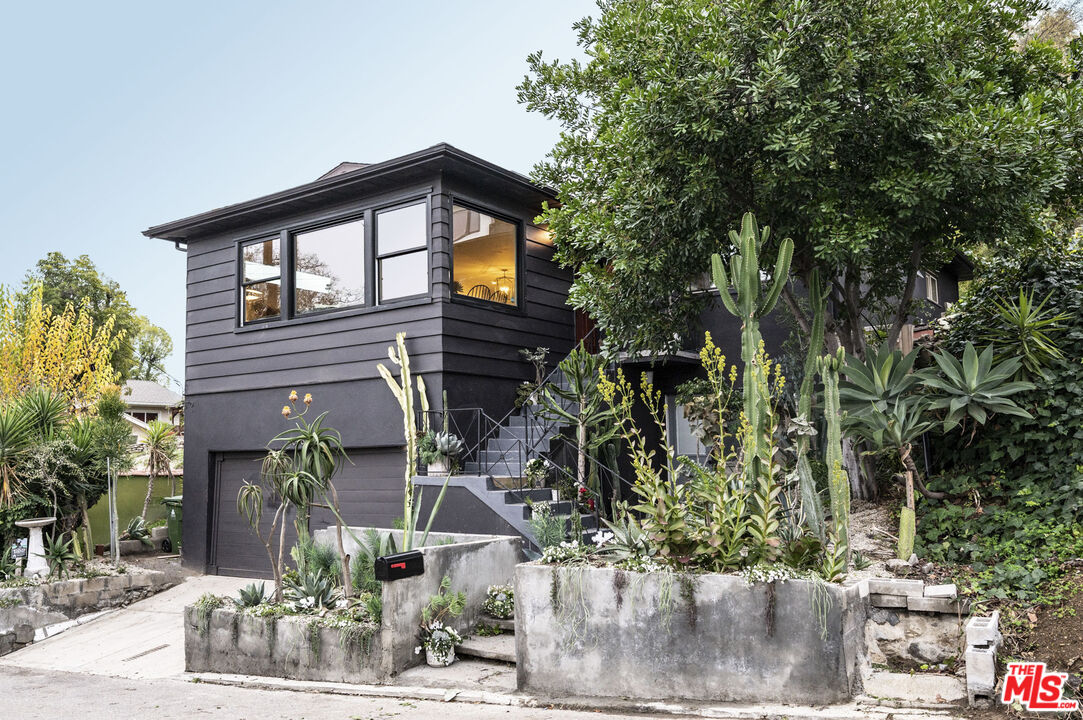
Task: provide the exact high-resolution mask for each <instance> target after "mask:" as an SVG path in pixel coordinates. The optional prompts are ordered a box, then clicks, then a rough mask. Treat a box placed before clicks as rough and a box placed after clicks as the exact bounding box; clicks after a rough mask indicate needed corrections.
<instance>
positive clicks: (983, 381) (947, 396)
mask: <svg viewBox="0 0 1083 720" xmlns="http://www.w3.org/2000/svg"><path fill="white" fill-rule="evenodd" d="M933 359H934V360H935V361H936V364H937V366H938V367H939V369H940V374H939V375H937V374H934V373H933V372H929V371H925V372H922V373H920V374H919V378H920V380H921V383H922V384H923V385H924V386H925V387H927V388H929V389H931V390H932V391H934V392H935V393H936V397H935V399H934V400H933V401H932V402H931V403H930V405H929V409H930V410H934V411H946V412H945V414H944V421H943V424H944V430H945V431H947V430H951V429H952V428H954V427H956V426H958V425H959V424H960V423H965V421H966V420H967V418H969V419H971V420H973V421H974V422H975V423H976V425H975V426H974V428H973V429H975V430H976V429H977V425H984V424H985V421H986V420H988V419H989V416H990V415H995V414H997V413H1001V414H1004V415H1016V416H1018V417H1024V418H1030V417H1031V414H1030V413H1029V412H1027V411H1026V410H1024V409H1023V408H1021V407H1019V406H1018V405H1016V404H1015V402H1013V401H1012V400H1011V399H1009V398H1010V396H1012V395H1014V394H1016V393H1018V392H1022V391H1024V390H1033V389H1034V383H1030V382H1026V381H1023V380H1016V381H1012V380H1010V378H1011V377H1012V376H1013V375H1015V373H1016V372H1017V371H1018V370H1019V368H1020V367H1021V366H1022V364H1023V360H1022V358H1018V357H1013V358H1008V359H1007V360H1004V361H1002V362H999V363H996V364H994V362H993V346H992V345H990V346H989V347H987V348H985V350H983V351H982V352H981V354H980V355H979V354H978V351H977V350H975V349H974V345H973V344H972V343H967V344H966V348H964V349H963V358H962V360H959V359H958V358H956V357H954V356H952V355H950V354H949V353H946V352H940V353H936V354H934V355H933ZM971 436H972V437H973V432H972V433H971Z"/></svg>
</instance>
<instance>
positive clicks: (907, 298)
mask: <svg viewBox="0 0 1083 720" xmlns="http://www.w3.org/2000/svg"><path fill="white" fill-rule="evenodd" d="M920 265H921V241H920V240H917V239H915V240H914V244H913V245H912V246H911V250H910V264H909V267H907V268H906V283H905V284H904V285H903V292H902V297H901V298H899V300H898V305H896V306H895V319H894V320H893V321H892V323H891V328H889V329H888V333H887V344H888V346H889V347H894V346H895V343H897V342H898V341H899V333H900V332H902V328H903V325H905V324H906V321H907V320H908V319H909V316H910V302H911V301H912V300H913V299H914V281H915V279H916V278H917V274H918V267H919V266H920Z"/></svg>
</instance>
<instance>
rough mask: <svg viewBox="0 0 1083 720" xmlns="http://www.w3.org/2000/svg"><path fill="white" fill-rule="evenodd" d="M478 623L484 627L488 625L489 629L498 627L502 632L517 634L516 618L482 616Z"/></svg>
mask: <svg viewBox="0 0 1083 720" xmlns="http://www.w3.org/2000/svg"><path fill="white" fill-rule="evenodd" d="M478 622H479V623H481V624H482V625H488V626H489V627H492V626H494V625H495V626H496V627H498V628H500V629H501V630H508V631H510V632H515V618H507V619H504V618H498V617H493V616H492V615H482V616H481V618H480V619H478Z"/></svg>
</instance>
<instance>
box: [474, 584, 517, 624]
mask: <svg viewBox="0 0 1083 720" xmlns="http://www.w3.org/2000/svg"><path fill="white" fill-rule="evenodd" d="M481 609H482V611H483V612H485V613H487V614H489V615H491V616H492V617H495V618H500V619H502V620H507V619H509V618H511V617H512V616H513V615H515V591H514V590H513V589H512V587H511V585H490V586H489V589H488V590H487V591H486V592H485V600H484V601H483V602H482V603H481Z"/></svg>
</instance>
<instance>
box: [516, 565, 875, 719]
mask: <svg viewBox="0 0 1083 720" xmlns="http://www.w3.org/2000/svg"><path fill="white" fill-rule="evenodd" d="M690 578H694V579H690ZM664 598H668V601H662V599H664ZM865 607H866V604H865V602H864V600H863V599H862V598H861V593H860V590H859V589H858V588H856V587H851V588H843V587H840V586H836V585H830V586H824V587H820V588H819V589H817V588H816V587H814V586H813V584H812V583H809V582H807V581H802V580H788V581H786V582H777V583H774V599H773V603H772V602H771V600H770V598H769V586H768V584H766V583H758V584H756V585H748V584H747V583H746V582H745V581H744V579H742V578H740V577H736V576H731V575H713V574H708V575H698V576H685V577H684V578H683V579H682V577H681V576H675V575H672V574H668V573H631V572H623V571H620V570H616V569H612V568H592V567H583V568H576V567H570V568H561V567H559V566H551V565H537V564H524V565H520V566H519V567H518V568H516V571H515V641H516V654H517V656H518V668H517V670H518V681H519V689H520V690H522V691H525V692H531V693H537V694H541V695H548V696H550V697H560V696H566V695H573V694H586V695H602V696H608V697H627V698H635V699H650V700H660V699H670V698H673V699H683V700H703V701H734V702H761V701H764V702H766V701H770V702H776V703H777V702H783V703H786V702H792V703H802V704H818V703H837V702H845V701H847V700H849V699H850V698H851V697H852V695H853V694H854V693H855V692H856V691H858V690H859V689H860V684H861V670H862V666H863V663H864V659H863V629H864V616H865ZM821 612H823V613H825V615H824V616H822V617H823V620H821V614H820V613H821ZM821 628H822V630H821Z"/></svg>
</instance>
